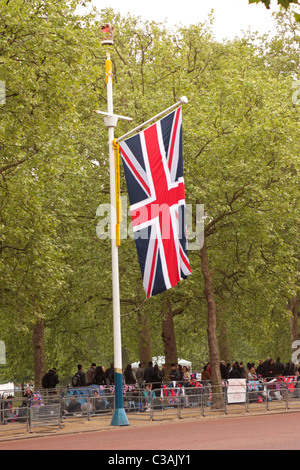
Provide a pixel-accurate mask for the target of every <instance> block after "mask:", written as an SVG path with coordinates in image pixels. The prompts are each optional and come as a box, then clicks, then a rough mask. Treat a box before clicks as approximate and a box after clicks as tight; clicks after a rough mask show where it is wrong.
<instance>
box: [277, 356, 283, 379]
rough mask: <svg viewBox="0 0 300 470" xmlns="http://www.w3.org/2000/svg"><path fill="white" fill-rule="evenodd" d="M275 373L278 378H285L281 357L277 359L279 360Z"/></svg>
mask: <svg viewBox="0 0 300 470" xmlns="http://www.w3.org/2000/svg"><path fill="white" fill-rule="evenodd" d="M275 372H276V375H277V376H283V374H284V365H283V364H282V362H281V361H280V357H277V360H276V362H275Z"/></svg>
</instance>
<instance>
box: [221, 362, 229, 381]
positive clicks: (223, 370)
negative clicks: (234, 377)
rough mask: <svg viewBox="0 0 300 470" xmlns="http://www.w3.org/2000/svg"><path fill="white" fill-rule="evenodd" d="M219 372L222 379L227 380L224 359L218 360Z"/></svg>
mask: <svg viewBox="0 0 300 470" xmlns="http://www.w3.org/2000/svg"><path fill="white" fill-rule="evenodd" d="M220 372H221V377H222V379H223V380H227V379H228V370H227V367H226V365H225V361H221V362H220Z"/></svg>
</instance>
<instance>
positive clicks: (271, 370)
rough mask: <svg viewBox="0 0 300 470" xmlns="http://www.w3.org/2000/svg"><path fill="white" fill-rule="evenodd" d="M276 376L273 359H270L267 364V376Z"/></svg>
mask: <svg viewBox="0 0 300 470" xmlns="http://www.w3.org/2000/svg"><path fill="white" fill-rule="evenodd" d="M273 377H276V368H275V363H274V360H273V359H270V360H269V362H268V365H267V378H273Z"/></svg>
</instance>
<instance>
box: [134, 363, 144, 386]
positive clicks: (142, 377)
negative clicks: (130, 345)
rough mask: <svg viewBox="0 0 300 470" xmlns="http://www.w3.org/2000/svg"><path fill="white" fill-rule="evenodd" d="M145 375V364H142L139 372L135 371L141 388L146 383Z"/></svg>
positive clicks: (138, 369)
mask: <svg viewBox="0 0 300 470" xmlns="http://www.w3.org/2000/svg"><path fill="white" fill-rule="evenodd" d="M144 373H145V369H144V364H142V363H141V362H140V363H139V366H138V368H137V370H136V371H135V376H136V380H137V383H138V385H139V387H141V386H142V385H143V383H144Z"/></svg>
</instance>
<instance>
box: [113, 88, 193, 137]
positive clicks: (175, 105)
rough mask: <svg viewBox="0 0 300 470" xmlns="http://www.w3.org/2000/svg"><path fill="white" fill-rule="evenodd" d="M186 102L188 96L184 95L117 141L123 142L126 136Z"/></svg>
mask: <svg viewBox="0 0 300 470" xmlns="http://www.w3.org/2000/svg"><path fill="white" fill-rule="evenodd" d="M186 103H188V99H187V97H186V96H182V97H181V98H180V100H179V101H178V102H177V103H175V104H172V106H170V107H169V108H167V109H165V110H164V111H161V112H160V113H159V114H156V116H153V117H152V118H150V119H148V121H145V122H144V123H143V124H140V125H139V126H137V127H135V128H134V129H132V130H131V131H129V132H127V133H126V134H124V135H122V136H121V137H119V138H118V139H116V142H121V141H122V140H124V139H126V137H128V136H129V135H131V134H133V133H134V132H137V131H139V130H140V129H142V127H144V126H147V125H148V124H150V123H151V122H152V121H156V120H157V119H159V118H160V117H161V116H163V115H164V114H166V113H168V112H170V111H172V110H173V109H175V108H178V106H181V105H182V104H186Z"/></svg>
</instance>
